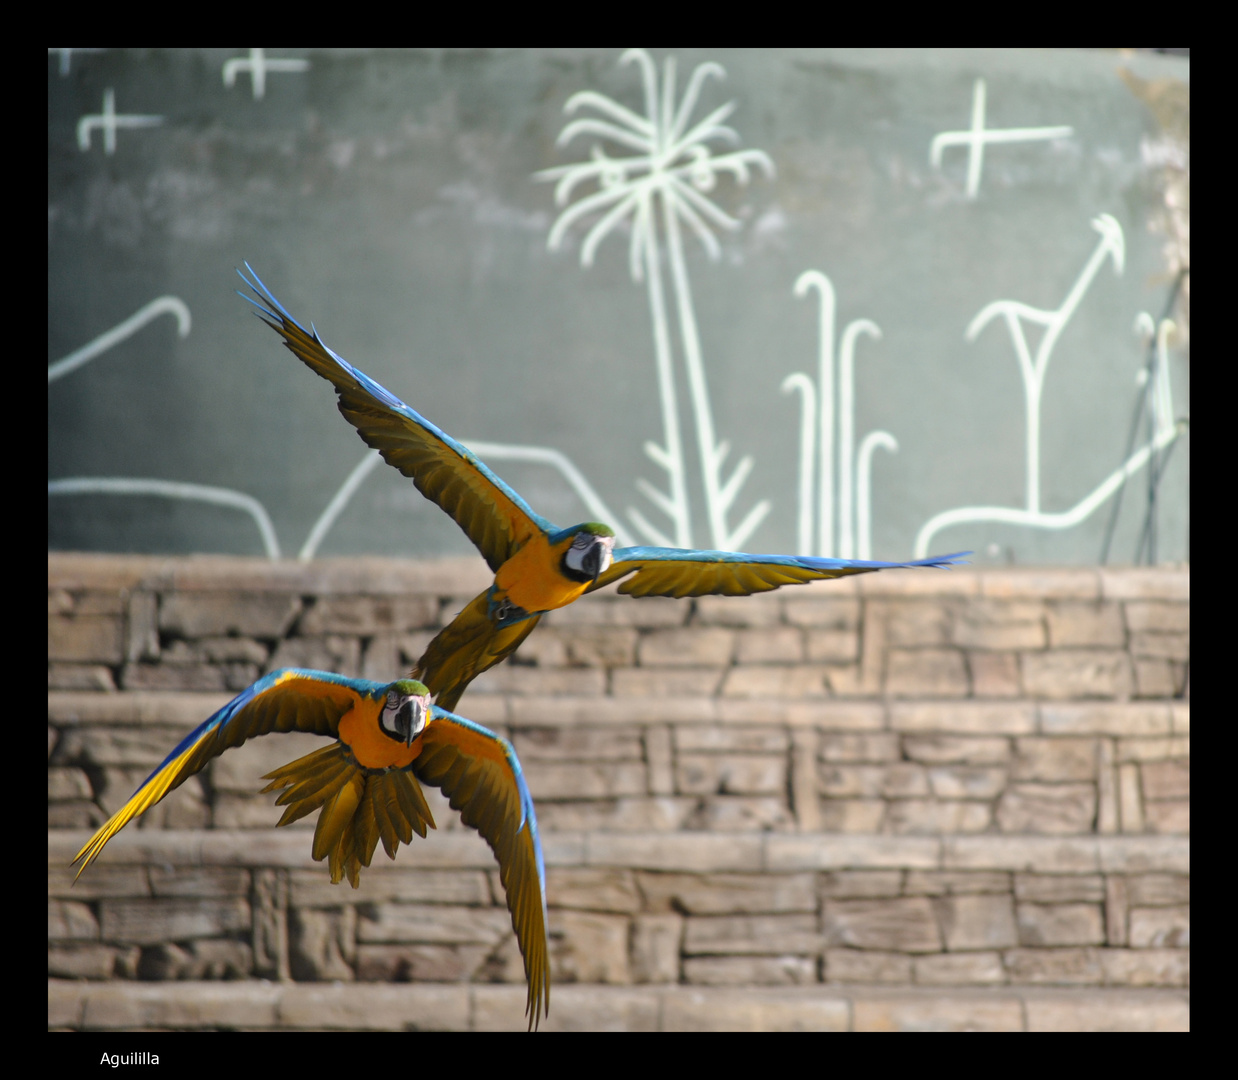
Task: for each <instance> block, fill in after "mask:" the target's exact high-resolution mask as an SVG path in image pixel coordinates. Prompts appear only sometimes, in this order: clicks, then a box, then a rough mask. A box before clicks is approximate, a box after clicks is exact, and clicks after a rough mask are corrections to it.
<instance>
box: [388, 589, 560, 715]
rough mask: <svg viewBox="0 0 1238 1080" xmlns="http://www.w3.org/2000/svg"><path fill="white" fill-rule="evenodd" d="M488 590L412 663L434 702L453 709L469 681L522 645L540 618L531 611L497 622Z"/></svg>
mask: <svg viewBox="0 0 1238 1080" xmlns="http://www.w3.org/2000/svg"><path fill="white" fill-rule="evenodd" d="M489 597H490V593H489V590H487V591H486V592H484V593H482V594H481V595H480V596H478V597H476V598H475V599H474V600H473V601H472V602H471V603H470V604H469V605H468V606H467V607H466V608H465V609H464V610H463V611H461V612H460V614H459V615H457V616H456V617H455V618H454V619H452V621H451V623H450V624H449V625H448V626H445V627H444V628H443V629H442V630H440V631H439V632H438V634H437V635H436V636H435V638H434V640H433V641H431V642H430V644H429V645H427V646H426V651H425V652H424V653H422V654H421V658H420V659H419V660H418V661H417V663H416V664H415V665H414V666H413V673H412V674H413V678H414V679H420V680H421V681H422V682H423V683H425V685H426V687H427V688H428V689H429V691H430V693H431V694H433V695H434V701H435V704H437V705H438V706H439V708H441V709H446V710H447V711H448V712H451V711H453V710H454V709H455V707H456V703H457V702H458V701H459V700H460V695H461V694H463V693H464V691H465V689H466V688H467V687H468V685H469V683H470V682H472V681H473V680H474V679H475V678H476V677H477V676H478V675H480V674H481V673H482V672H483V671H488V670H489V669H490V668H492V667H494V665H495V664H497V663H498V662H499V661H500V660H505V659H506V658H507V657H508V656H510V655H511V654H512V653H514V652H515V651H516V649H517V648H519V646H520V643H521V642H522V641H524V639H525V638H526V637H528V636H529V634H531V633H532V632H533V628H534V627H535V626H536V625H537V624H538V620H539V619H541V616H540V615H530V616H529V617H528V618H527V619H521V620H520V622H517V623H512V624H511V625H510V626H502V627H500V626H495V624H494V622H493V621H492V620H491V618H490V615H489V607H488V601H489Z"/></svg>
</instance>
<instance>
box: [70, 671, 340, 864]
mask: <svg viewBox="0 0 1238 1080" xmlns="http://www.w3.org/2000/svg"><path fill="white" fill-rule="evenodd" d="M319 675H320V673H315V674H314V675H311V674H309V673H307V672H303V671H300V670H297V669H288V670H286V671H279V672H273V673H272V674H271V675H268V676H266V677H265V678H264V679H261V680H259V681H258V682H257V683H255V684H254V685H253V686H251V687H250V688H249V689H248V690H246V691H245V692H244V693H243V694H240V695H238V696H237V697H236V698H234V699H233V700H232V701H230V702H229V703H228V704H227V705H225V706H224V708H222V709H220V710H219V712H217V713H215V715H214V716H212V717H210V719H208V720H207V721H206V722H205V723H204V724H202V725H200V726H199V727H198V728H196V729H195V730H194V731H193V732H191V733H190V734H189V735H187V736H186V737H185V739H184V740H183V741H182V742H181V744H180V746H178V747H177V748H176V749H175V750H173V751H172V753H171V754H169V755H168V757H167V758H166V759H165V760H164V762H163V763H162V764H161V765H160V766H159V767H158V768H157V769H156V770H155V771H154V772H153V773H151V775H150V776H149V777H147V779H146V781H145V783H143V784H142V786H141V787H139V788H138V790H137V791H135V792H134V793H133V795H132V796H131V797H130V799H129V800H128V802H126V803H125V804H124V805H123V806H122V807H121V808H120V809H119V810H117V811H116V813H114V814H113V815H112V816H111V817H110V818H109V819H108V820H107V821H106V822H105V823H104V824H103V826H102V827H101V828H100V829H99V830H98V832H96V833H95V834H94V836H92V837H91V838H90V840H88V841H87V843H86V845H85V846H84V847H83V848H82V850H81V851H79V852H78V853H77V858H75V859H74V860H73V861H74V862H77V861H79V860H81V862H82V865H81V869H79V870H78V876H79V877H80V876H81V874H82V871H83V870H85V869H86V867H88V866H89V865H90V864H91V863H92V862H93V861H94V860H95V859H96V858H97V857H98V855H99V853H100V852H101V851H102V850H103V848H104V847H105V846H106V845H107V842H108V841H109V840H111V838H112V837H113V836H115V835H116V834H117V833H118V832H119V831H120V830H121V829H123V828H124V827H125V825H127V824H128V823H129V822H130V821H132V820H133V818H135V817H137V816H138V815H139V814H141V813H144V812H145V811H146V810H149V809H150V808H151V807H152V806H154V805H155V804H156V803H157V802H159V800H160V799H162V798H163V797H164V796H165V795H167V794H168V792H169V791H172V790H174V789H175V788H177V787H179V786H180V785H181V784H183V783H184V782H185V781H186V780H188V779H189V777H191V776H193V775H194V774H195V773H197V772H200V771H201V770H202V769H203V768H204V767H205V766H206V764H207V763H208V762H209V761H210V760H211V759H212V758H215V757H218V756H219V755H220V754H222V753H223V752H224V751H225V750H227V749H230V748H231V747H234V746H240V745H241V744H242V743H243V742H245V740H246V739H250V738H253V737H255V736H257V735H266V734H268V733H270V732H273V731H294V730H295V731H306V732H311V733H312V734H315V735H335V734H336V732H337V730H338V728H339V722H340V717H341V716H343V715H344V714H345V713H346V712H348V711H349V710H350V709H351V708H352V707H353V706H354V705H355V704H356V703H357V702H358V701H359V700H360V695H359V694H358V692H357V691H356V690H355V689H353V688H352V687H350V686H348V685H345V684H343V683H339V682H331V681H329V680H328V679H324V678H321V677H319ZM307 812H308V811H307Z"/></svg>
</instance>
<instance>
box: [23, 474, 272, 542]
mask: <svg viewBox="0 0 1238 1080" xmlns="http://www.w3.org/2000/svg"><path fill="white" fill-rule="evenodd" d="M47 493H48V495H148V496H149V495H154V496H157V497H159V498H164V499H183V500H187V501H189V502H204V503H211V504H213V505H215V506H230V507H233V508H234V509H237V510H243V511H244V512H245V513H247V514H248V515H249V516H250V517H251V518H253V519H254V523H255V524H256V525H257V526H258V532H259V533H261V534H262V546H263V547H264V548H265V549H266V554H267V558H268V559H272V560H274V559H278V558H279V541H278V540H276V539H275V527H274V526H273V525H272V524H271V518H270V516H269V515H268V514H267V512H266V509H265V508H264V507H263V505H262V503H260V502H259V501H258V500H257V499H255V498H254V497H253V496H252V495H245V494H243V493H241V492H239V491H232V490H231V489H230V488H219V487H208V486H207V485H206V484H181V483H176V482H174V481H171V480H151V479H147V478H145V477H138V478H134V477H127V476H72V477H67V478H65V479H63V480H49V481H48V482H47Z"/></svg>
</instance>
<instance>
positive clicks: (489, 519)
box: [238, 263, 970, 709]
mask: <svg viewBox="0 0 1238 1080" xmlns="http://www.w3.org/2000/svg"><path fill="white" fill-rule="evenodd" d="M245 268H246V269H247V270H248V271H249V272H250V274H251V275H252V277H253V280H252V281H251V280H249V278H246V277H245V275H244V274H241V280H242V281H244V282H245V283H246V284H247V285H248V286H249V287H250V288H251V289H252V290H253V291H254V292H255V293H256V294H257V296H258V297H259V299H260V300H261V301H262V302H261V303H256V302H255V301H254V300H252V299H251V298H250V297H248V296H245V294H244V293H240V294H239V295H240V296H241V297H242V298H243V299H245V300H248V301H249V302H250V303H251V304H254V306H255V307H256V308H257V309H258V315H259V316H260V317H261V318H262V320H263V321H264V322H266V323H267V324H268V325H269V326H271V328H272V329H274V330H275V331H277V332H278V333H279V334H280V335H282V336H283V338H284V342H285V344H286V345H287V346H288V348H289V349H290V350H291V351H292V353H293V354H294V355H295V356H296V357H297V358H298V359H300V360H301V361H303V362H304V363H305V364H306V365H307V366H308V367H309V368H311V369H312V370H313V371H315V372H317V373H318V374H319V375H321V376H322V377H323V378H324V379H326V380H328V381H329V382H330V383H331V384H332V385H333V386H334V387H335V392H336V394H337V395H338V396H339V409H340V412H341V413H343V415H344V419H346V420H347V421H348V422H349V423H350V424H352V426H353V427H355V428H356V429H357V433H358V434H359V435H360V436H361V438H362V439H363V440H364V441H365V442H366V443H367V444H368V445H369V446H371V447H373V448H374V449H376V450H378V451H379V452H380V453H381V454H382V456H383V458H384V459H385V460H386V461H387V463H388V464H389V465H394V466H395V467H396V468H397V469H399V470H400V472H402V473H403V474H404V475H405V476H408V477H411V478H412V481H413V483H414V484H416V485H417V490H419V491H420V492H421V493H422V494H423V495H425V496H426V498H428V499H431V500H432V501H434V502H436V503H438V505H439V506H440V507H441V508H442V509H443V510H445V511H446V512H447V513H448V514H450V515H451V516H452V518H454V519H455V521H456V524H458V525H459V526H460V528H462V529H463V530H464V532H465V535H467V536H468V538H469V539H470V540H471V541H473V543H474V544H475V545H476V546H477V549H478V550H479V551H480V552H481V554H482V557H483V558H485V560H486V562H487V563H489V564H490V569H491V570H493V571H494V584H493V585H491V586H490V587H489V588H488V589H486V591H485V592H483V593H481V595H479V596H477V597H476V598H475V599H474V600H473V601H472V602H471V603H469V604H468V606H466V607H465V608H464V610H463V611H461V612H460V614H459V615H457V616H456V618H455V619H454V620H453V621H452V623H451V624H450V625H449V626H447V627H446V628H445V629H444V630H443V631H442V632H441V633H440V634H439V635H438V636H437V637H436V638H435V639H434V640H433V641H431V642H430V645H429V646H428V647H427V649H426V651H425V653H424V654H423V655H422V657H421V658H420V659H419V660H418V661H417V663H416V665H415V666H414V668H413V675H414V677H416V678H419V679H423V680H424V681H425V683H426V685H427V686H429V687H430V690H431V692H432V693H433V694H434V698H435V701H436V702H437V703H438V704H439V705H441V706H443V707H444V708H447V709H452V708H455V705H456V702H458V701H459V700H460V695H461V694H462V693H464V689H465V687H466V686H468V684H469V682H470V681H471V680H472V679H473V678H475V677H476V676H477V675H479V674H481V673H482V672H483V671H485V670H486V669H487V668H490V667H492V666H494V665H495V664H497V663H498V662H499V661H500V660H502V659H504V657H506V656H508V655H510V654H511V653H512V652H514V651H515V649H516V648H517V647H518V646H519V645H520V643H521V642H522V641H523V640H524V639H525V638H526V637H527V636H528V635H529V633H530V632H531V631H532V630H533V628H534V627H535V626H536V625H537V622H538V619H540V618H541V616H542V615H544V614H545V613H546V612H547V611H553V610H554V609H555V608H560V607H563V606H565V605H567V604H570V603H572V601H574V600H577V599H579V598H580V597H581V596H583V595H584V594H585V593H587V592H592V591H593V590H594V589H600V588H602V587H603V586H604V585H609V584H610V583H611V582H613V581H618V580H619V579H621V578H627V580H626V581H624V582H623V584H622V585H620V586H619V592H621V593H624V594H626V595H629V596H674V597H684V596H704V595H706V594H710V593H714V594H721V595H725V596H747V595H750V594H752V593H758V592H765V591H766V590H768V589H776V588H778V587H779V586H781V585H801V584H804V583H806V582H809V581H817V580H820V579H822V578H834V577H842V576H843V575H846V574H864V573H868V572H870V571H873V570H885V569H890V568H893V567H906V566H948V565H950V564H952V563H953V562H955V561H956V560H957V559H959V558H961V557H962V555H961V554H960V555H946V556H941V557H938V558H932V559H922V560H920V561H919V562H911V563H891V562H861V561H855V560H850V559H826V558H814V557H810V556H803V555H799V556H797V555H749V554H746V553H744V552H738V551H688V550H685V549H683V548H664V547H623V548H616V547H615V534H614V531H613V530H612V529H610V528H609V527H608V526H606V525H602V524H599V523H598V522H585V523H583V524H581V525H573V526H571V527H570V528H567V529H560V528H558V527H557V526H556V525H554V524H552V523H551V522H549V521H547V520H546V519H545V518H544V517H542V516H541V515H539V514H537V513H535V512H534V511H533V510H532V509H531V508H530V507H529V504H528V503H526V502H525V501H524V499H522V498H521V497H520V496H519V495H518V494H517V493H516V492H515V491H513V490H512V489H511V488H510V487H508V485H507V484H505V483H504V482H503V481H502V480H501V479H500V478H499V477H498V476H496V475H495V474H494V473H493V472H491V471H490V469H488V468H487V467H486V466H485V465H484V464H483V463H482V462H481V461H480V460H479V459H478V457H477V455H476V454H474V453H473V452H472V451H471V450H470V449H469V448H468V447H467V446H464V445H463V444H461V443H458V442H456V440H455V439H453V438H452V437H451V436H450V435H448V434H446V433H445V432H443V431H440V430H439V429H438V428H437V427H435V426H434V425H433V424H432V423H430V421H429V420H427V419H426V418H425V417H423V416H421V415H420V414H419V413H417V412H416V411H414V410H413V409H410V408H409V407H408V406H407V405H405V404H404V402H402V401H401V400H400V399H399V398H397V397H396V396H395V395H394V394H392V393H391V392H390V391H388V390H386V389H385V388H384V387H382V386H380V385H379V384H378V383H376V382H375V381H374V380H373V379H371V378H370V377H369V376H368V375H366V374H365V373H364V372H362V371H359V370H357V368H355V367H353V366H352V365H351V364H350V363H349V362H348V361H347V360H345V359H344V358H343V357H342V356H339V355H338V354H337V353H335V352H333V351H332V350H331V349H329V348H328V347H327V346H326V345H325V344H323V342H322V339H321V338H320V337H319V336H318V332H317V330H315V329H313V328H312V327H311V329H309V330H306V329H305V327H303V326H302V325H301V324H300V323H299V322H297V321H296V319H294V318H293V317H292V316H291V315H290V314H289V313H288V312H287V310H285V308H284V306H283V305H282V304H281V303H280V302H279V301H278V300H276V299H275V297H274V296H273V295H272V294H271V291H270V290H269V289H268V288H267V287H266V286H265V285H264V284H263V283H262V281H261V279H259V277H258V275H257V274H255V273H254V271H253V267H251V266H250V265H249V264H248V263H246V264H245ZM238 272H239V271H238ZM962 554H970V552H964V553H962ZM629 575H631V576H629Z"/></svg>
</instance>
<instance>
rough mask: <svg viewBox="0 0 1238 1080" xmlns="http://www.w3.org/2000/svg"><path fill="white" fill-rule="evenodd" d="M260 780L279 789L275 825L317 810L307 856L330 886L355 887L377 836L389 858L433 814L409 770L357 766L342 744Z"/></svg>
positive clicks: (271, 788)
mask: <svg viewBox="0 0 1238 1080" xmlns="http://www.w3.org/2000/svg"><path fill="white" fill-rule="evenodd" d="M263 779H264V780H270V781H271V782H270V783H269V784H267V786H266V787H265V788H263V789H262V790H263V791H264V792H267V791H280V792H281V794H280V796H279V798H278V799H276V800H275V801H276V804H277V805H279V806H285V807H286V809H285V810H284V814H283V817H281V818H280V819H279V824H280V825H287V824H289V823H290V822H293V821H296V820H298V819H299V818H303V817H305V816H306V815H307V814H312V813H313V812H314V811H315V810H318V809H319V808H321V810H322V813H321V814H319V816H318V824H317V826H316V827H315V829H314V846H313V857H314V859H315V860H319V861H320V860H322V859H326V860H327V867H328V869H329V870H330V872H331V882H332V884H337V883H339V882H340V881H342V880H343V879H344V878H345V877H347V878H348V880H349V882H350V883H351V885H352V887H353V888H354V889H355V888H356V887H357V885H358V884H359V881H360V876H361V868H362V867H363V866H369V865H370V861H371V860H372V859H373V858H374V849H375V848H376V847H377V846H378V841H379V840H380V839H381V840H382V842H383V848H384V849H385V850H386V852H387V854H388V855H389V856H390V857H391V858H393V859H394V858H395V853H396V848H398V847H399V845H400V843H401V841H402V842H403V843H405V844H407V843H409V841H411V840H412V838H413V833H414V832H415V833H417V835H418V836H421V837H424V836H425V835H426V826H429V827H430V828H431V829H433V828H434V827H435V825H434V815H433V814H431V813H430V807H429V805H428V804H427V803H426V797H425V794H424V793H423V792H422V790H421V785H420V784H419V783H418V782H417V778H416V777H415V776H413V775H412V773H410V772H408V771H407V770H404V769H385V770H382V771H380V772H371V771H370V770H368V769H363V768H362V767H361V766H359V765H357V764H356V762H355V761H353V759H352V757H351V755H350V754H349V752H348V749H347V747H345V746H344V745H343V744H342V743H333V744H331V745H330V746H324V747H323V748H322V749H321V750H315V751H314V752H313V753H312V754H307V755H306V756H305V757H303V758H298V759H297V760H296V761H293V762H290V763H289V764H287V765H284V766H282V767H281V768H278V769H276V770H275V771H274V772H270V773H267V775H266V776H264V777H263ZM122 824H123V822H122Z"/></svg>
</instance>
